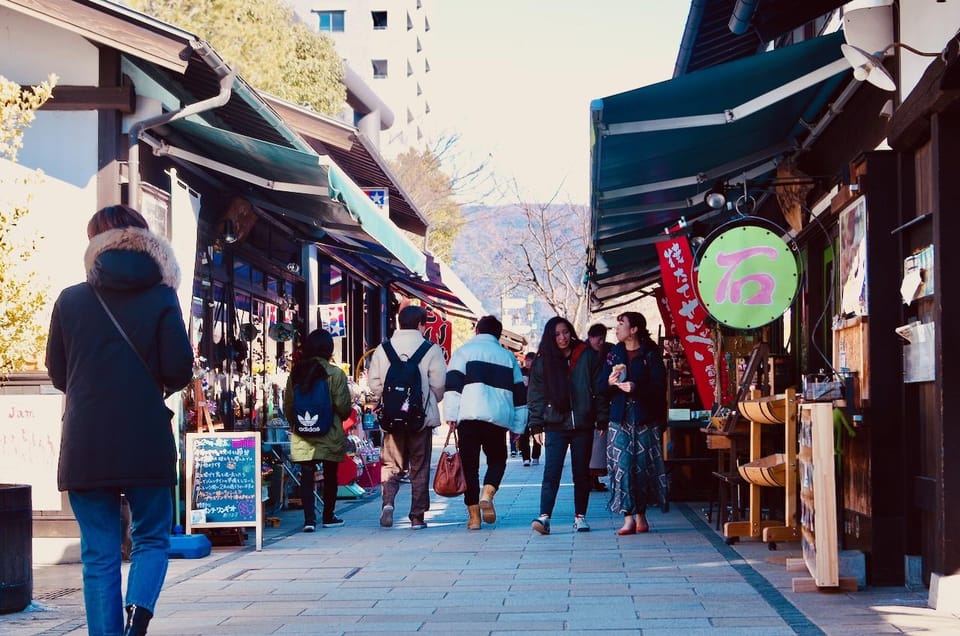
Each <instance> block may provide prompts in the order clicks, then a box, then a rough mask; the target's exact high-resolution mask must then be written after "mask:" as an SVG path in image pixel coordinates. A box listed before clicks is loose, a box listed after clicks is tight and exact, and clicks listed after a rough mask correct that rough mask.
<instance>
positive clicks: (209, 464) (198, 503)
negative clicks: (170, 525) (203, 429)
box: [186, 433, 263, 550]
mask: <svg viewBox="0 0 960 636" xmlns="http://www.w3.org/2000/svg"><path fill="white" fill-rule="evenodd" d="M186 473H187V529H186V531H187V534H190V533H191V532H192V530H193V528H242V527H254V528H256V530H257V550H259V549H260V548H261V546H262V541H263V539H262V528H263V512H262V510H263V509H262V506H261V505H260V504H261V482H260V434H259V433H187V456H186Z"/></svg>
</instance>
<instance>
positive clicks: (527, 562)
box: [0, 438, 960, 636]
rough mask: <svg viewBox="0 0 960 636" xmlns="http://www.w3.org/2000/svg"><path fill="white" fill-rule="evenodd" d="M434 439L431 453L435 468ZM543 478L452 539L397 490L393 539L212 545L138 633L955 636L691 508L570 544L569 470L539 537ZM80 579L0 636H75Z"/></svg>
mask: <svg viewBox="0 0 960 636" xmlns="http://www.w3.org/2000/svg"><path fill="white" fill-rule="evenodd" d="M441 444H442V438H440V439H437V438H435V449H434V450H435V455H436V451H438V450H439V446H440V445H441ZM541 474H542V466H531V467H524V466H522V464H521V460H520V459H519V458H515V459H510V460H508V467H507V473H506V476H505V478H504V482H503V486H502V487H501V489H500V491H499V492H498V493H497V496H496V500H495V501H496V507H497V516H498V521H497V523H496V524H495V525H493V526H487V525H484V527H483V529H481V530H479V531H473V532H469V531H467V530H466V529H465V527H464V524H465V522H466V509H465V508H464V506H463V504H462V501H461V500H460V499H459V498H458V499H455V500H448V499H444V498H440V497H436V496H435V497H434V498H433V500H432V503H431V510H430V512H429V513H428V514H427V521H428V523H429V527H428V528H427V529H425V530H419V531H414V530H411V528H410V526H409V522H408V521H407V520H406V512H407V509H408V506H409V486H403V487H401V492H400V495H399V497H398V502H397V504H398V505H397V511H396V514H395V519H396V525H395V526H394V527H393V528H389V529H384V528H381V527H380V526H379V524H378V516H379V497H378V496H377V495H376V494H373V495H371V496H369V497H365V498H361V499H359V500H355V501H341V502H339V503H338V507H337V514H338V515H339V516H341V517H343V518H344V519H345V520H346V525H344V526H343V527H340V528H332V529H321V528H318V529H317V532H315V533H313V534H304V533H302V532H300V528H301V524H302V513H301V512H300V511H299V510H291V511H285V512H283V513H281V516H282V522H281V525H280V526H279V527H278V528H267V529H265V531H264V548H263V551H262V552H256V551H254V550H253V549H252V544H253V538H252V536H251V538H250V539H249V540H248V541H247V544H248V545H247V546H244V547H239V548H238V547H215V548H214V551H213V553H212V554H211V555H210V556H208V557H206V558H204V559H197V560H180V559H178V560H173V561H171V564H170V570H169V573H168V576H167V582H166V585H165V587H164V591H163V594H162V595H161V597H160V605H159V606H158V608H157V616H156V618H155V619H154V622H153V623H152V624H151V626H150V632H149V633H150V634H151V636H161V635H164V634H167V635H172V634H176V635H181V636H188V635H210V634H237V635H241V634H242V635H244V636H248V635H250V634H351V635H352V634H374V633H378V634H382V633H391V634H396V633H405V632H428V633H430V632H432V633H454V632H455V633H457V634H463V635H466V636H470V635H474V634H476V635H484V636H490V635H501V634H504V635H505V634H515V633H516V634H524V635H526V636H535V635H538V634H543V635H547V634H550V635H552V634H556V633H558V632H570V633H584V634H589V633H604V634H630V635H631V636H636V635H637V634H643V635H645V636H656V635H660V636H667V635H671V636H672V635H677V636H681V635H683V636H689V635H696V634H701V633H703V634H711V635H723V634H730V635H736V636H749V635H751V634H756V635H758V636H761V635H762V636H778V635H781V634H805V635H806V634H811V635H812V634H831V635H833V634H837V635H846V634H882V633H920V632H923V633H924V634H957V633H960V619H958V617H956V616H950V615H945V614H937V613H935V612H933V611H932V610H930V609H928V608H926V606H925V603H926V591H925V590H922V591H919V592H909V591H907V590H905V589H904V588H880V589H868V590H862V591H859V592H856V593H849V594H844V593H819V594H794V593H792V592H791V591H790V582H791V579H792V578H793V577H794V576H796V575H795V574H793V573H788V572H786V571H785V570H784V568H783V566H782V560H783V557H784V556H796V553H797V550H798V546H797V544H780V549H779V550H778V551H777V552H770V551H768V549H767V546H766V545H765V544H762V543H757V542H749V541H743V542H740V543H738V544H736V545H734V546H726V545H725V544H724V543H723V541H722V539H720V538H719V537H718V536H717V535H716V533H715V532H714V531H713V530H712V529H711V528H710V527H709V526H708V525H707V524H706V523H705V521H703V520H702V518H701V514H700V513H701V506H700V505H699V504H690V505H684V504H674V505H673V506H672V507H671V511H670V512H669V513H666V514H663V513H661V512H660V511H659V510H657V509H653V510H651V511H650V513H649V519H650V521H651V524H652V527H653V531H652V532H651V533H649V534H645V535H634V536H627V537H617V536H616V535H615V534H614V530H615V529H616V528H618V527H619V526H620V522H621V519H620V518H618V517H617V516H615V515H612V514H610V513H609V512H607V511H606V506H605V504H606V499H607V496H608V495H607V493H592V494H591V501H590V508H589V514H588V519H589V521H590V524H591V526H592V528H593V530H592V532H589V533H575V532H573V528H572V523H573V488H572V484H571V480H570V477H569V462H568V466H567V472H566V474H565V478H564V480H563V485H562V486H561V490H560V495H559V497H558V500H557V506H556V510H555V513H554V518H553V525H552V533H551V534H550V535H549V536H540V535H538V534H536V533H534V532H532V531H531V530H530V521H531V520H532V519H533V517H534V516H535V515H536V512H537V508H538V502H539V496H540V489H539V486H540V476H541ZM79 590H80V566H79V565H78V564H68V565H55V566H36V567H35V574H34V599H35V602H34V604H33V606H32V607H31V608H29V609H28V610H27V611H24V612H20V613H17V614H8V615H5V616H0V633H2V634H9V635H11V636H27V635H31V636H39V635H57V636H60V635H68V634H69V635H79V634H84V633H86V631H85V627H84V621H83V600H82V594H81V593H80V592H79Z"/></svg>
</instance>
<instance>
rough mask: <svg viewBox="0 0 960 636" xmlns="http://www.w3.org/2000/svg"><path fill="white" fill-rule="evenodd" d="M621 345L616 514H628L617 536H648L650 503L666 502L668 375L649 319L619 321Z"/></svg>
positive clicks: (612, 452) (612, 388) (613, 407)
mask: <svg viewBox="0 0 960 636" xmlns="http://www.w3.org/2000/svg"><path fill="white" fill-rule="evenodd" d="M615 333H616V336H617V341H618V342H617V344H616V345H614V347H613V349H612V350H611V351H610V354H609V355H608V356H607V361H606V362H607V367H606V371H607V376H608V377H607V384H608V385H609V387H608V395H609V397H610V428H609V431H608V434H607V467H608V469H609V471H610V491H611V492H610V510H611V511H612V512H617V513H620V514H622V515H623V527H621V528H620V529H619V530H617V534H619V535H625V534H636V533H638V532H647V531H648V530H649V529H650V524H649V523H648V522H647V517H646V512H647V504H648V503H649V504H660V505H662V504H663V503H664V502H665V501H666V490H667V478H666V475H665V473H664V468H663V451H662V447H661V442H660V428H659V426H662V425H663V424H665V423H666V420H665V418H666V400H667V398H666V393H667V380H666V377H667V374H666V369H665V368H664V365H663V358H662V356H661V355H660V351H659V349H658V347H657V345H656V344H655V343H654V342H653V340H651V339H650V333H649V332H648V331H647V321H646V319H644V317H643V315H641V314H639V313H637V312H635V311H628V312H624V313H622V314H620V315H619V316H617V326H616V330H615Z"/></svg>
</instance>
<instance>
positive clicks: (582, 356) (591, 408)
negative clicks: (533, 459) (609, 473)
mask: <svg viewBox="0 0 960 636" xmlns="http://www.w3.org/2000/svg"><path fill="white" fill-rule="evenodd" d="M603 378H604V375H603V361H602V360H600V358H599V356H598V355H597V352H596V351H594V350H593V349H591V348H590V346H589V345H587V344H586V343H584V342H582V341H581V340H580V339H579V338H577V332H576V331H574V329H573V325H572V324H570V321H569V320H567V319H566V318H561V317H560V316H556V317H554V318H551V319H550V320H548V321H547V324H546V325H545V326H544V328H543V336H542V337H541V338H540V348H539V349H538V350H537V357H536V359H535V360H534V361H533V367H532V368H531V369H530V385H529V386H528V387H527V408H528V409H529V413H530V431H531V432H532V433H533V434H534V436H535V437H536V438H538V439H537V441H541V442H542V443H543V448H544V452H545V455H546V457H545V460H544V466H543V484H542V485H541V489H540V515H539V516H538V517H537V518H536V519H534V520H533V522H532V523H531V527H532V528H533V529H534V530H535V531H536V532H539V533H540V534H550V517H551V516H552V515H553V506H554V504H555V503H556V499H557V491H558V490H559V488H560V475H561V473H562V471H563V461H564V458H565V457H566V455H567V448H569V449H570V464H571V469H572V472H573V504H574V520H573V529H574V531H575V532H588V531H589V530H590V525H589V524H588V523H587V519H586V514H587V504H588V503H589V500H590V487H591V484H590V449H591V447H592V445H593V435H594V430H595V428H596V427H597V426H603V425H605V424H606V421H607V409H606V400H605V399H604V396H603V388H604V387H603Z"/></svg>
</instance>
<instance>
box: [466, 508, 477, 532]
mask: <svg viewBox="0 0 960 636" xmlns="http://www.w3.org/2000/svg"><path fill="white" fill-rule="evenodd" d="M467 514H468V515H469V516H468V518H467V530H479V529H480V506H477V505H473V506H467Z"/></svg>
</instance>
